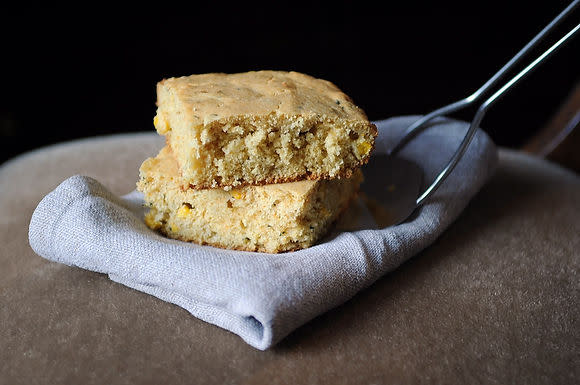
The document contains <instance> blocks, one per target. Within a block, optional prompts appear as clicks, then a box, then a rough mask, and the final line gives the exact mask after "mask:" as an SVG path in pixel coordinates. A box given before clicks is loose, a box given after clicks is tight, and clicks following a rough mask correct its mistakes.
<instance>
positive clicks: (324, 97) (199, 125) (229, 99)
mask: <svg viewBox="0 0 580 385" xmlns="http://www.w3.org/2000/svg"><path fill="white" fill-rule="evenodd" d="M157 107H158V108H157V114H156V116H155V118H154V124H155V127H156V129H157V131H158V132H159V134H161V135H165V136H166V138H167V143H168V145H169V146H170V147H171V149H172V151H173V153H174V155H175V158H176V160H177V162H178V164H179V167H180V170H181V173H182V179H183V181H184V184H185V185H188V186H189V187H190V188H195V189H202V188H210V187H235V186H243V185H263V184H271V183H281V182H291V181H296V180H303V179H321V178H329V179H331V178H336V177H349V176H350V175H351V174H352V172H353V170H354V169H356V168H357V167H359V166H360V165H362V164H364V163H366V162H367V160H368V158H369V155H370V153H371V151H372V149H373V147H374V141H375V137H376V136H377V128H376V127H375V125H373V124H372V123H371V122H370V121H369V120H368V119H367V117H366V115H365V113H364V112H363V111H362V109H360V108H359V107H357V106H356V105H354V104H353V102H352V101H351V99H350V98H349V97H348V96H347V95H345V94H344V93H343V92H342V91H340V90H339V89H338V88H337V87H336V86H335V85H334V84H332V83H331V82H329V81H326V80H321V79H316V78H313V77H311V76H308V75H305V74H301V73H298V72H283V71H255V72H246V73H238V74H223V73H210V74H201V75H192V76H185V77H179V78H170V79H165V80H163V81H161V82H159V83H158V84H157Z"/></svg>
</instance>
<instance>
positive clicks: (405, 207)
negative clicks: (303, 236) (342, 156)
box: [381, 0, 580, 227]
mask: <svg viewBox="0 0 580 385" xmlns="http://www.w3.org/2000/svg"><path fill="white" fill-rule="evenodd" d="M579 3H580V0H575V1H573V2H572V3H571V4H570V5H569V6H568V7H566V9H564V10H563V11H562V12H561V13H560V14H559V15H558V16H556V18H555V19H554V20H552V21H551V22H550V23H549V24H548V25H547V26H546V27H545V28H544V29H543V30H542V31H540V33H538V34H537V35H536V36H535V37H534V38H533V39H532V40H530V42H529V43H528V44H526V46H525V47H524V48H522V49H521V50H520V51H519V52H518V53H517V54H516V55H515V56H514V57H513V58H512V59H511V60H510V61H509V62H507V63H506V64H505V65H504V66H503V67H502V68H501V69H500V70H499V71H498V72H497V73H496V74H495V75H493V76H492V77H491V78H490V79H489V80H488V81H487V82H485V84H484V85H483V86H481V87H480V88H479V89H478V90H477V91H475V92H474V93H473V94H471V95H470V96H468V97H466V98H464V99H461V100H459V101H457V102H454V103H451V104H449V105H447V106H444V107H441V108H439V109H437V110H434V111H432V112H430V113H429V114H427V115H425V116H423V117H422V118H420V119H418V120H417V121H416V122H415V123H413V124H412V125H411V126H409V128H407V130H406V131H405V133H404V135H403V137H402V138H401V139H400V140H399V142H398V143H397V144H396V145H395V146H394V147H393V148H392V149H391V150H390V152H389V156H390V158H392V159H391V160H395V159H397V158H396V157H395V156H396V155H397V154H398V153H399V152H400V151H401V150H402V148H403V147H404V146H405V145H406V144H408V143H409V142H410V141H411V140H412V139H413V138H414V137H415V136H416V135H417V134H419V133H420V132H421V131H423V130H424V129H425V128H426V127H427V126H426V124H427V123H428V122H429V121H431V120H433V119H434V118H436V117H438V116H442V115H445V114H450V113H452V112H456V111H458V110H461V109H463V108H466V107H468V106H470V105H472V104H473V103H475V102H478V101H479V100H481V99H482V97H483V96H484V95H485V94H486V93H488V92H489V91H490V90H491V89H493V88H494V87H495V86H497V85H498V83H499V81H500V80H501V79H502V78H503V77H504V76H505V75H506V73H507V72H508V71H510V70H512V69H513V68H514V67H515V65H516V64H517V63H518V62H519V61H520V60H521V59H522V58H523V57H524V56H525V55H526V54H528V53H529V52H530V51H531V50H532V49H533V48H535V47H536V46H537V44H538V43H539V42H540V41H541V40H542V39H543V38H544V37H545V36H546V35H547V34H548V33H550V32H551V31H552V30H553V29H554V28H555V27H556V26H557V25H558V24H559V23H560V22H561V21H562V20H563V19H564V18H565V17H567V16H568V15H569V14H570V13H571V12H572V11H573V10H574V9H575V8H576V7H577V6H578V4H579ZM579 29H580V24H578V25H576V27H574V28H573V29H572V30H571V31H570V32H568V33H567V34H566V35H565V36H564V37H562V38H561V39H560V40H558V41H557V42H556V43H555V44H554V45H552V46H551V47H550V48H548V49H547V50H546V51H545V52H544V53H543V54H541V55H540V56H538V57H537V58H536V59H535V60H534V61H532V62H531V63H530V64H529V65H528V66H527V67H525V68H524V69H523V70H521V71H520V72H519V73H518V74H517V75H516V76H514V77H513V78H511V79H510V80H509V81H508V82H507V83H505V84H504V85H503V86H502V87H500V88H499V89H498V90H497V91H496V92H495V93H494V94H493V95H491V96H490V97H489V98H487V99H486V100H485V101H484V102H483V103H482V104H481V105H480V107H479V108H478V110H477V112H476V113H475V116H474V117H473V120H472V121H471V124H470V125H469V129H468V130H467V133H466V134H465V137H464V138H463V140H462V142H461V144H460V146H459V148H458V149H457V151H456V152H455V154H454V155H453V157H452V158H451V159H450V160H449V163H447V165H446V166H445V167H444V168H443V170H442V171H441V172H440V173H439V174H438V175H437V177H435V179H434V180H433V182H432V183H431V184H430V185H429V186H428V187H427V188H426V189H425V191H423V192H422V193H420V194H419V193H417V195H414V196H416V197H417V198H416V199H415V198H413V197H411V199H409V198H407V199H404V198H401V200H400V201H399V202H397V203H398V204H397V205H393V207H395V206H397V207H396V210H394V209H391V210H390V212H389V215H390V219H389V221H390V223H389V225H396V224H399V223H401V222H404V221H405V220H406V219H407V218H409V216H410V215H411V214H412V213H413V212H414V211H415V210H416V209H417V208H418V207H420V206H421V205H423V204H424V203H425V201H427V199H429V197H431V196H432V195H433V193H434V192H435V191H436V190H437V189H438V188H439V187H440V186H441V184H442V183H443V182H444V181H445V179H446V178H447V177H448V176H449V174H451V172H452V171H453V169H454V168H455V166H456V165H457V163H458V162H459V160H460V159H461V157H462V156H463V154H464V153H465V151H466V150H467V147H468V146H469V143H470V142H471V140H472V139H473V136H474V135H475V132H476V131H477V127H479V124H480V123H481V120H482V119H483V117H484V115H485V113H486V112H487V110H488V109H489V107H491V106H492V105H493V104H494V103H495V102H496V101H497V100H498V99H499V98H500V97H501V96H502V95H504V94H505V93H506V92H507V91H508V90H509V89H511V88H512V87H513V86H514V85H516V84H517V83H518V82H519V81H520V80H522V79H523V78H524V77H526V75H528V74H530V73H531V72H532V70H533V69H535V68H536V67H538V65H539V64H541V63H542V62H544V61H546V59H547V58H548V57H550V56H551V55H552V54H554V53H555V52H556V50H557V49H558V48H560V47H561V46H562V45H563V44H564V43H565V42H566V41H568V40H569V39H570V38H571V37H572V36H573V35H574V34H576V33H577V32H578V30H579ZM392 166H393V165H392V164H391V167H392ZM383 170H384V169H383ZM384 177H385V176H384V175H383V178H384ZM395 177H396V176H395ZM395 179H397V178H395ZM403 179H406V181H403ZM410 179H413V181H411V182H410ZM390 183H392V184H394V183H404V184H407V186H408V187H407V189H409V190H410V191H413V189H414V186H415V185H417V186H421V184H422V178H421V176H418V175H417V172H412V173H411V174H410V175H405V176H401V175H399V176H398V180H397V181H395V182H392V181H391V182H387V184H390ZM419 188H420V187H417V189H416V190H417V191H420V190H419ZM381 227H385V224H383V226H381Z"/></svg>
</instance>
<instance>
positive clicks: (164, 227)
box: [137, 147, 362, 253]
mask: <svg viewBox="0 0 580 385" xmlns="http://www.w3.org/2000/svg"><path fill="white" fill-rule="evenodd" d="M361 181H362V172H361V171H360V170H356V172H355V173H354V174H353V175H352V177H351V178H342V179H334V180H318V181H310V180H306V181H299V182H293V183H281V184H271V185H265V186H246V187H242V188H239V189H238V188H236V189H232V190H229V191H226V190H224V189H219V188H218V189H205V190H195V189H183V188H182V186H181V183H180V176H179V171H178V165H177V163H176V161H175V159H174V158H173V157H172V154H171V151H170V149H169V148H168V147H164V148H163V149H162V150H161V152H160V153H159V154H158V155H157V157H155V158H149V159H147V160H145V162H143V164H142V165H141V169H140V180H139V182H138V183H137V189H138V190H139V191H142V192H143V193H144V196H145V202H146V204H147V205H148V206H149V207H150V209H149V212H148V214H146V217H145V223H146V224H147V226H149V227H150V228H152V229H154V230H159V231H160V232H161V233H163V234H165V235H166V236H168V237H170V238H175V239H179V240H183V241H193V242H195V243H199V244H207V245H212V246H217V247H221V248H228V249H238V250H248V251H261V252H268V253H279V252H284V251H290V250H297V249H302V248H306V247H309V246H312V245H313V244H314V243H315V242H316V241H317V240H318V239H320V238H321V237H322V236H323V235H324V234H326V233H327V231H328V229H329V228H330V226H331V225H332V223H333V222H334V221H335V220H336V219H337V217H338V216H339V214H340V213H341V212H342V211H343V210H344V209H346V207H347V206H348V203H349V202H350V200H351V199H352V198H353V197H354V196H355V194H356V192H357V191H358V188H359V185H360V183H361Z"/></svg>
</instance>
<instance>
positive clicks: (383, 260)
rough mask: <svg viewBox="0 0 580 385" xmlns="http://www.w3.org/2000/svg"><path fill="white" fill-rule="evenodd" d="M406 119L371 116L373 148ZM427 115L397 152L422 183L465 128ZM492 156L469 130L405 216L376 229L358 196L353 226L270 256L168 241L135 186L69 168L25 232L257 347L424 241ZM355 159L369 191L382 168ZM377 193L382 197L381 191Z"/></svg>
mask: <svg viewBox="0 0 580 385" xmlns="http://www.w3.org/2000/svg"><path fill="white" fill-rule="evenodd" d="M415 119H417V117H398V118H393V119H388V120H383V121H379V122H376V124H377V127H378V129H379V136H378V138H377V145H376V149H375V152H374V155H376V156H379V155H380V154H381V153H382V154H384V153H385V152H386V150H387V149H388V148H389V147H390V146H391V145H392V144H393V143H394V142H395V141H396V138H398V137H399V136H400V135H401V134H402V132H403V131H404V129H405V128H406V127H408V126H409V124H411V123H412V122H413V121H414V120H415ZM436 122H437V123H436V124H434V125H433V126H432V127H430V128H429V129H428V130H426V131H425V132H424V133H422V134H421V135H420V136H418V137H417V138H416V139H415V140H414V141H412V142H411V143H410V144H409V145H408V146H407V147H406V148H405V149H404V151H403V152H402V153H401V154H400V157H401V158H402V159H404V160H405V161H406V162H408V163H409V164H410V163H413V164H415V165H416V166H418V167H419V168H420V169H421V170H422V171H423V178H424V179H423V180H424V182H423V183H424V184H425V185H428V184H429V183H430V182H431V181H432V180H433V178H434V177H435V176H436V175H437V174H438V172H439V171H440V170H441V169H442V167H443V166H444V165H445V164H446V162H447V161H448V160H449V158H450V157H451V155H452V154H453V153H454V151H455V150H456V149H457V147H458V145H459V143H460V141H461V139H462V138H463V135H464V134H465V132H466V130H467V125H466V124H465V123H464V122H458V121H452V120H442V119H441V120H437V121H436ZM152 155H153V154H152ZM496 163H497V151H496V148H495V146H494V144H493V143H492V141H491V140H490V139H489V137H488V136H487V135H486V134H485V133H484V132H482V131H478V132H477V134H476V136H475V138H474V139H473V142H472V143H471V144H470V146H469V148H468V150H467V152H466V153H465V155H464V157H463V159H462V160H461V161H460V162H459V164H458V165H457V167H456V169H455V170H454V171H453V173H452V174H451V176H449V178H448V179H447V180H446V181H445V183H444V184H443V185H442V186H441V188H440V189H439V190H438V191H437V193H436V194H435V195H434V196H433V197H432V199H430V200H429V202H428V203H427V204H426V205H425V206H423V207H422V208H420V209H419V210H418V211H417V212H416V213H415V214H414V215H413V216H412V217H411V218H410V219H409V220H408V221H407V222H405V223H403V224H400V225H397V226H391V227H387V228H382V229H381V228H379V227H380V226H378V225H377V223H374V222H373V219H372V218H373V217H372V216H371V215H369V213H368V212H367V213H364V211H365V208H364V205H363V204H361V202H360V201H359V202H358V204H356V205H354V206H353V208H352V210H355V211H359V219H360V218H363V220H359V221H358V222H356V223H355V224H353V223H351V226H350V227H351V229H350V230H351V231H345V230H344V229H345V228H348V226H346V227H345V226H344V223H343V224H342V225H341V226H339V227H337V228H336V229H335V230H334V231H333V232H332V233H331V234H330V235H328V236H327V237H326V238H325V239H323V240H322V241H321V242H319V244H318V245H316V246H313V247H310V248H308V249H305V250H300V251H296V252H291V253H283V254H278V255H272V254H262V253H251V252H241V251H231V250H222V249H218V248H213V247H210V246H199V245H196V244H191V243H186V242H180V241H176V240H170V239H166V238H164V237H162V236H160V235H158V234H156V233H155V232H153V231H151V230H149V229H148V228H147V227H146V226H145V224H144V223H143V220H142V218H143V210H144V209H143V207H142V198H141V196H140V195H139V194H138V193H135V192H133V193H131V194H128V195H127V196H124V197H118V196H115V195H113V194H112V193H110V192H109V191H108V190H107V189H106V188H105V187H104V186H102V185H101V184H100V183H99V182H97V181H96V180H94V179H91V178H89V177H84V176H73V177H71V178H69V179H67V180H65V181H64V182H62V183H61V184H60V185H59V186H58V187H57V188H56V189H55V190H54V191H52V192H51V193H49V194H48V195H47V196H46V197H44V199H43V200H42V201H41V202H40V203H39V205H38V207H37V208H36V210H35V211H34V214H33V216H32V219H31V222H30V229H29V240H30V245H31V246H32V248H33V249H34V251H35V252H36V253H38V254H39V255H41V256H42V257H44V258H47V259H49V260H51V261H55V262H60V263H64V264H66V265H70V266H78V267H80V268H83V269H88V270H92V271H96V272H100V273H105V274H108V275H109V277H110V279H112V280H114V281H116V282H119V283H121V284H123V285H126V286H129V287H131V288H134V289H137V290H140V291H143V292H145V293H149V294H151V295H154V296H156V297H158V298H160V299H162V300H164V301H168V302H171V303H174V304H177V305H179V306H181V307H183V308H185V309H186V310H188V311H189V312H190V313H191V314H193V315H194V316H195V317H198V318H200V319H202V320H204V321H206V322H209V323H212V324H215V325H217V326H220V327H222V328H224V329H227V330H229V331H231V332H233V333H235V334H237V335H239V336H240V337H241V338H242V339H243V340H244V341H246V342H247V343H248V344H250V345H251V346H253V347H255V348H257V349H261V350H264V349H267V348H269V347H271V346H273V345H274V344H276V343H277V342H278V341H280V340H281V339H282V338H284V337H285V336H286V335H288V334H289V333H290V332H292V331H293V330H294V329H296V328H297V327H299V326H301V325H303V324H304V323H306V322H308V321H309V320H311V319H312V318H314V317H316V316H318V315H320V314H322V313H323V312H326V311H327V310H329V309H331V308H333V307H336V306H338V305H340V304H341V303H343V302H345V301H347V300H348V299H350V298H351V297H353V296H354V295H355V294H356V293H357V292H358V291H360V290H361V289H363V288H365V287H367V286H369V285H370V284H372V283H373V282H374V281H376V280H377V279H378V278H380V277H381V276H383V275H384V274H385V273H387V272H389V271H391V270H393V269H395V268H396V267H397V266H399V265H400V264H401V263H403V262H404V261H405V260H407V259H408V258H410V257H412V256H413V255H415V254H417V253H418V252H420V251H421V250H422V249H424V248H425V247H427V246H428V245H429V244H431V243H432V242H433V241H434V240H435V239H436V238H437V237H438V236H439V235H440V234H441V233H442V232H443V231H444V230H445V229H446V228H447V227H448V226H449V225H450V224H451V223H452V222H453V221H454V220H455V219H456V218H457V216H458V215H459V214H460V213H461V211H462V210H463V209H464V208H465V206H466V205H467V204H468V202H469V200H470V199H471V198H472V197H473V196H474V195H475V194H476V193H477V191H478V190H479V189H480V188H481V186H482V185H483V184H484V183H485V181H486V180H487V179H488V178H489V177H490V175H491V174H492V173H493V171H494V169H495V165H496ZM365 167H375V170H367V171H372V172H370V174H372V175H373V178H374V180H372V181H370V182H372V183H370V184H369V183H367V188H368V186H373V183H376V182H377V180H376V179H377V174H378V175H381V174H380V171H381V170H380V169H379V170H377V169H376V168H377V167H381V166H379V165H374V166H373V165H372V164H369V165H367V166H365ZM397 167H402V166H397ZM377 171H378V173H377ZM388 171H389V170H386V169H385V175H386V174H387V173H388ZM402 171H403V174H404V170H402ZM367 175H368V173H367ZM367 178H368V176H367ZM365 183H366V182H365ZM376 195H377V194H375V196H376ZM378 196H379V199H380V196H384V203H385V205H388V204H389V197H388V194H387V193H385V194H378ZM343 222H344V220H343ZM353 226H354V228H353ZM341 229H342V230H341Z"/></svg>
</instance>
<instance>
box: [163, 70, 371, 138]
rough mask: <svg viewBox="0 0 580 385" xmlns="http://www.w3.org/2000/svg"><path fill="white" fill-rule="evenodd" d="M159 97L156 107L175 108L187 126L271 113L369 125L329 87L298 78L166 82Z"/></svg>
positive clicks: (268, 75)
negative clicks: (170, 105)
mask: <svg viewBox="0 0 580 385" xmlns="http://www.w3.org/2000/svg"><path fill="white" fill-rule="evenodd" d="M157 95H158V99H157V106H158V107H163V104H166V103H170V104H176V103H178V104H179V105H180V108H179V109H180V111H181V117H180V119H183V120H187V121H188V123H189V124H188V125H190V126H199V125H205V124H207V123H208V122H211V121H214V120H218V119H223V118H226V119H227V118H228V117H233V116H248V115H267V114H270V113H272V112H274V113H277V114H282V115H291V116H295V115H300V116H303V117H306V118H308V117H313V116H320V117H330V118H333V119H339V120H343V121H357V122H360V121H365V122H368V118H367V116H366V115H365V113H364V111H363V110H362V109H361V108H359V107H358V106H356V105H355V104H354V103H353V102H352V100H351V99H350V98H349V97H348V96H347V95H346V94H345V93H343V92H342V91H341V90H340V89H339V88H338V87H337V86H335V85H334V84H333V83H331V82H329V81H327V80H322V79H317V78H314V77H312V76H309V75H305V74H302V73H299V72H286V71H252V72H245V73H237V74H225V73H209V74H199V75H191V76H183V77H176V78H169V79H164V80H162V81H161V82H159V83H158V84H157ZM163 115H164V114H163V112H162V108H160V109H159V110H158V113H157V117H156V120H157V121H156V125H155V126H156V128H157V130H158V131H159V133H160V134H165V133H166V132H167V131H169V130H171V125H170V122H169V121H168V120H167V117H165V116H163ZM171 124H175V122H172V123H171ZM369 124H371V123H370V122H369Z"/></svg>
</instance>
